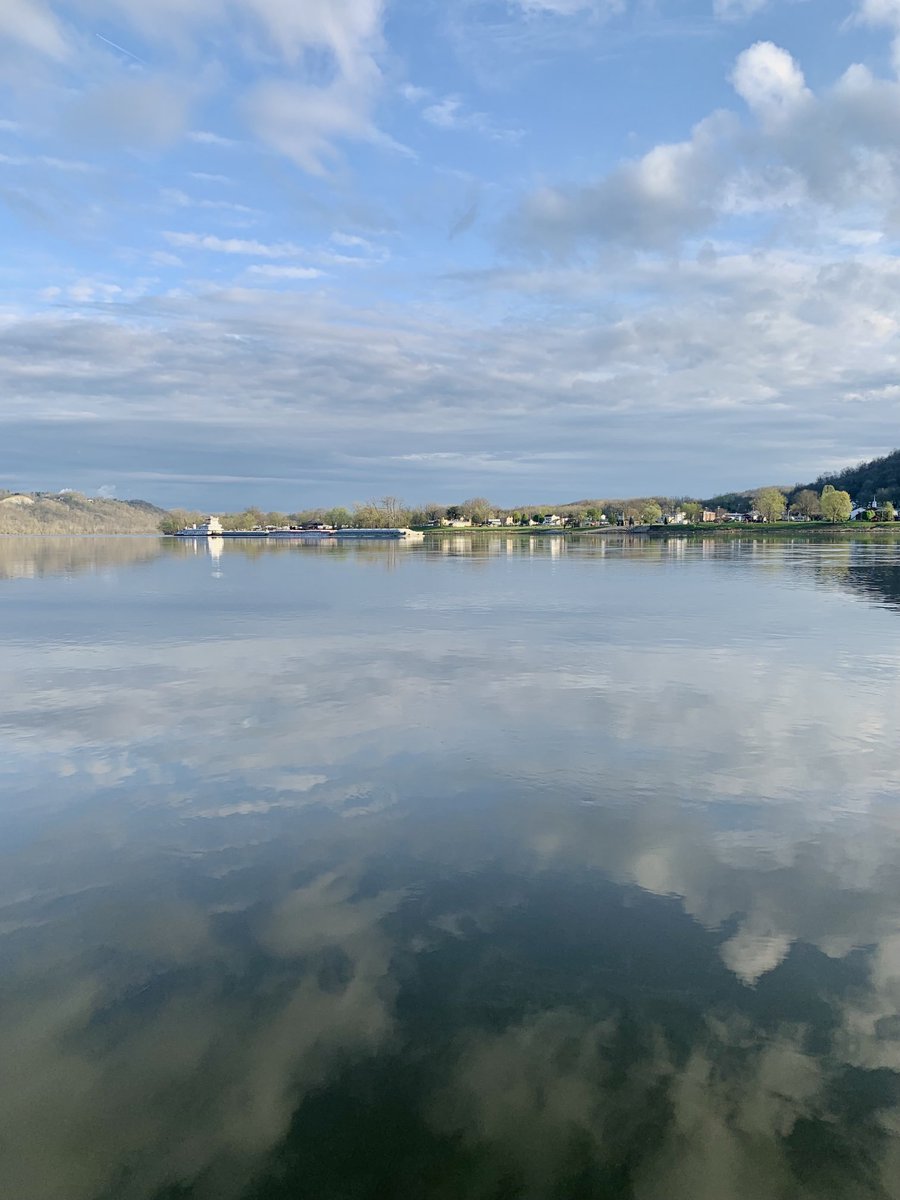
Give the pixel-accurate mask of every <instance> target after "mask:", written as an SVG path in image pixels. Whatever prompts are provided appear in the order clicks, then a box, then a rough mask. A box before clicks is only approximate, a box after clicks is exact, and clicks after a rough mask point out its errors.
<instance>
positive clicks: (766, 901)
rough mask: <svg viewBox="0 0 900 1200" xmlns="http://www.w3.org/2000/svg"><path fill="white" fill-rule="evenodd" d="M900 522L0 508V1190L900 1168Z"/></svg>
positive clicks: (719, 1186)
mask: <svg viewBox="0 0 900 1200" xmlns="http://www.w3.org/2000/svg"><path fill="white" fill-rule="evenodd" d="M898 666H900V549H898V548H897V547H896V546H895V545H893V544H891V543H887V544H864V543H852V542H847V541H840V542H833V543H830V542H827V541H826V542H820V543H817V544H807V543H803V542H784V541H771V542H766V541H765V540H764V539H757V540H754V539H752V538H750V539H747V540H745V541H741V542H728V541H713V540H707V541H699V540H697V541H691V542H688V541H670V542H652V543H640V542H631V543H629V541H628V540H627V539H620V540H615V539H611V540H609V541H602V540H601V539H599V538H589V537H585V538H582V539H572V540H570V541H568V542H567V541H565V540H563V539H561V538H554V537H548V538H539V539H525V538H522V539H520V538H512V537H510V538H507V537H503V536H500V537H492V538H487V539H484V540H480V541H479V540H478V539H472V538H469V537H458V538H452V539H446V540H444V541H442V542H438V543H435V544H434V545H429V544H428V543H426V544H425V545H424V546H421V545H420V546H416V547H406V546H402V545H384V544H382V545H377V544H375V545H359V546H356V547H353V546H342V547H337V548H329V547H325V546H320V547H316V546H295V545H289V544H282V545H279V546H274V547H268V546H265V545H261V544H258V543H243V544H241V543H234V542H233V543H226V545H225V546H224V548H223V549H222V551H221V552H220V553H219V552H217V553H216V554H211V553H210V552H209V550H208V548H207V547H206V546H205V545H201V546H199V547H195V546H192V545H189V544H184V543H178V544H175V543H171V542H169V543H166V542H162V541H157V540H155V539H59V540H56V539H42V540H27V539H12V538H8V539H2V540H0V682H2V687H0V793H2V799H0V1194H2V1195H3V1196H4V1197H10V1200H436V1198H440V1200H458V1198H462V1200H468V1198H472V1200H514V1198H520V1197H521V1198H524V1200H544V1198H552V1200H570V1198H571V1200H580V1198H582V1197H584V1198H588V1197H590V1198H592V1200H593V1198H610V1200H612V1198H616V1200H618V1198H628V1200H631V1198H634V1200H731V1198H735V1200H757V1198H759V1200H769V1198H785V1200H787V1198H793V1197H797V1198H803V1200H822V1198H825V1200H828V1198H841V1200H843V1198H849V1197H852V1198H860V1200H862V1198H870V1197H871V1198H876V1197H877V1198H891V1197H900V807H898V792H900V738H898V729H900V674H898Z"/></svg>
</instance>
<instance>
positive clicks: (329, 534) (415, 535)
mask: <svg viewBox="0 0 900 1200" xmlns="http://www.w3.org/2000/svg"><path fill="white" fill-rule="evenodd" d="M268 536H269V537H271V538H298V539H300V540H305V539H307V538H329V539H330V538H340V539H341V540H342V541H346V540H347V539H354V540H356V539H358V538H364V539H366V540H367V541H385V540H389V541H398V540H406V541H411V542H415V541H421V540H422V538H424V536H425V534H424V533H421V532H420V531H419V530H417V529H407V528H405V527H398V528H396V529H271V530H269V533H268Z"/></svg>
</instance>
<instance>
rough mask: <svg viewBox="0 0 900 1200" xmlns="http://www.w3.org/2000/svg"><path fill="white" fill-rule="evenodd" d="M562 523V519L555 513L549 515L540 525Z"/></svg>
mask: <svg viewBox="0 0 900 1200" xmlns="http://www.w3.org/2000/svg"><path fill="white" fill-rule="evenodd" d="M562 523H563V519H562V517H561V516H559V515H558V514H557V513H550V514H549V515H548V516H546V517H544V519H543V521H542V522H541V524H542V525H562Z"/></svg>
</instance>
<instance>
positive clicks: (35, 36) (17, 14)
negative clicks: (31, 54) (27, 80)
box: [0, 0, 69, 59]
mask: <svg viewBox="0 0 900 1200" xmlns="http://www.w3.org/2000/svg"><path fill="white" fill-rule="evenodd" d="M3 39H9V40H10V41H12V42H16V43H18V44H19V45H20V46H23V47H26V48H27V49H29V50H35V51H38V52H39V53H40V54H45V55H47V56H48V57H49V58H52V59H63V58H65V57H66V56H67V55H68V53H69V47H68V45H67V43H66V39H65V37H64V35H63V31H62V29H61V27H60V24H59V22H58V21H57V19H56V17H55V16H54V15H53V13H52V12H51V10H50V9H49V8H48V6H47V5H46V4H44V3H42V0H3V3H2V4H0V41H2V40H3Z"/></svg>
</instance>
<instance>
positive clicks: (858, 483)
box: [808, 450, 900, 503]
mask: <svg viewBox="0 0 900 1200" xmlns="http://www.w3.org/2000/svg"><path fill="white" fill-rule="evenodd" d="M826 483H830V484H832V485H833V486H834V487H836V488H837V490H838V491H840V492H849V493H850V495H851V497H852V498H853V499H854V500H857V501H863V502H866V503H867V502H868V501H869V500H871V499H872V498H873V497H874V498H875V499H876V500H893V501H894V502H895V503H896V502H897V501H898V500H900V450H892V451H891V452H890V454H885V455H884V457H883V458H873V459H870V460H869V461H868V462H862V463H857V465H856V466H855V467H845V469H844V470H843V471H838V472H836V473H834V474H830V475H820V476H819V478H818V479H817V480H816V481H815V483H812V484H809V485H808V486H809V487H813V488H815V489H816V491H817V492H820V491H821V490H822V488H823V487H824V486H825V484H826Z"/></svg>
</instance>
